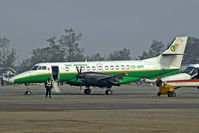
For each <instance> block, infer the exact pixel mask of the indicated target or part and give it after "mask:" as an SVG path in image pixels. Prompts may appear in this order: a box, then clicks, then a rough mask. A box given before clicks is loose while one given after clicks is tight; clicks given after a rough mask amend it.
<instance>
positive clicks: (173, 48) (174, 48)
mask: <svg viewBox="0 0 199 133" xmlns="http://www.w3.org/2000/svg"><path fill="white" fill-rule="evenodd" d="M178 47H179V44H175V45H172V46H171V47H170V49H171V51H172V52H175V51H176V49H177V48H178Z"/></svg>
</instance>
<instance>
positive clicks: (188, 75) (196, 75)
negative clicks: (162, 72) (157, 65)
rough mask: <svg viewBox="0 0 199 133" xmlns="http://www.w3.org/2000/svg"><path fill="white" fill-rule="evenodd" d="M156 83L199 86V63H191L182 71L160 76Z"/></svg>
mask: <svg viewBox="0 0 199 133" xmlns="http://www.w3.org/2000/svg"><path fill="white" fill-rule="evenodd" d="M156 85H157V86H158V87H160V86H164V85H170V86H173V87H174V88H179V87H199V64H191V65H189V66H188V67H187V68H186V69H185V70H184V71H183V72H181V73H178V74H174V75H171V76H166V77H163V78H160V79H158V80H157V81H156Z"/></svg>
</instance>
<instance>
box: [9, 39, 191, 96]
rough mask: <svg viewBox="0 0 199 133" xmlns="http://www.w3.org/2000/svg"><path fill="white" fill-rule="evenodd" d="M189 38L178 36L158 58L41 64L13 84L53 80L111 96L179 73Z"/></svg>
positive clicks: (22, 74) (18, 77) (17, 78)
mask: <svg viewBox="0 0 199 133" xmlns="http://www.w3.org/2000/svg"><path fill="white" fill-rule="evenodd" d="M187 39H188V37H176V38H175V39H174V41H173V42H172V43H171V45H170V47H169V48H168V49H167V50H165V51H164V52H163V53H162V54H160V55H159V56H157V57H153V58H149V59H144V60H126V61H92V62H60V63H56V62H54V63H39V64H36V65H34V66H33V67H32V69H31V70H29V71H26V72H24V73H21V74H18V75H16V76H14V77H12V78H11V79H10V80H9V81H10V82H12V83H19V84H20V83H23V84H26V85H28V84H30V83H43V82H45V81H46V80H47V79H48V78H49V77H50V78H52V80H53V81H58V82H65V83H67V84H69V85H74V86H85V87H86V89H85V90H84V93H85V94H90V93H91V89H90V86H94V87H100V88H107V90H106V94H107V95H111V94H112V90H111V87H112V86H120V85H121V84H126V83H130V82H133V81H137V80H140V79H143V78H147V79H157V78H160V77H164V76H168V75H172V74H175V73H177V72H179V70H180V66H181V62H182V58H183V54H184V50H185V47H186V44H187Z"/></svg>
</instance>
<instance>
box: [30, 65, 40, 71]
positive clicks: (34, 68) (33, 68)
mask: <svg viewBox="0 0 199 133" xmlns="http://www.w3.org/2000/svg"><path fill="white" fill-rule="evenodd" d="M38 67H39V66H33V67H32V69H31V70H37V68H38Z"/></svg>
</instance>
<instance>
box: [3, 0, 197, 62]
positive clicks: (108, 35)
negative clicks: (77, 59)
mask: <svg viewBox="0 0 199 133" xmlns="http://www.w3.org/2000/svg"><path fill="white" fill-rule="evenodd" d="M0 17H1V18H0V36H1V37H2V36H5V37H7V38H9V39H10V40H11V43H10V46H11V47H12V48H15V49H16V50H17V55H19V58H20V59H24V58H26V57H28V56H30V55H31V52H32V50H33V49H35V48H43V47H46V46H47V45H48V43H47V41H46V39H48V38H50V37H52V36H55V35H56V36H57V37H60V35H61V34H63V33H64V29H66V28H73V29H74V30H75V32H77V33H79V32H81V33H83V39H82V40H81V41H80V47H82V48H84V49H85V54H88V55H91V54H94V53H97V52H100V53H102V54H104V55H107V53H110V52H112V51H113V50H119V49H123V48H129V49H130V50H131V55H132V57H133V58H136V57H137V56H138V55H141V54H142V52H143V50H147V49H148V48H149V45H150V44H151V42H152V40H154V39H157V40H159V41H163V42H165V43H168V42H171V41H172V40H173V38H174V37H175V36H187V35H188V36H194V37H199V1H198V0H0Z"/></svg>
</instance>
